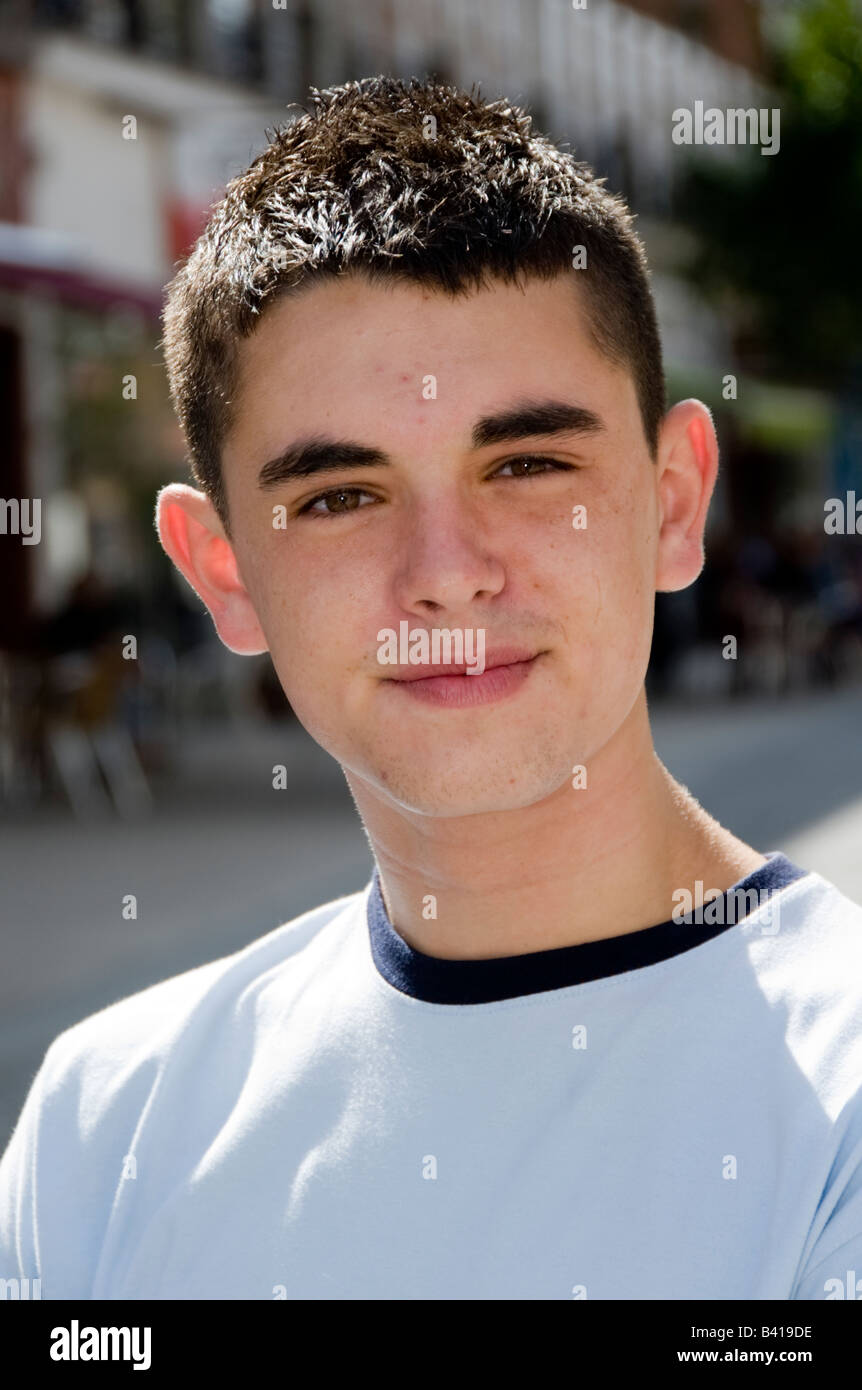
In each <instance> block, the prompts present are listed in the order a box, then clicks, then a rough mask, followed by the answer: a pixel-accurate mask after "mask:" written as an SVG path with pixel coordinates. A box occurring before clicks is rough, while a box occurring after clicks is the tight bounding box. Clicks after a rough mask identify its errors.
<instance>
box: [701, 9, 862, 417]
mask: <svg viewBox="0 0 862 1390" xmlns="http://www.w3.org/2000/svg"><path fill="white" fill-rule="evenodd" d="M773 76H774V82H775V88H776V96H775V97H774V98H773V100H774V101H775V103H776V104H777V105H778V106H779V108H780V148H779V150H778V151H777V153H776V154H774V155H768V156H767V155H763V154H761V152H760V148H759V146H756V145H755V146H749V147H747V148H740V149H739V150H737V151H735V152H734V158H733V159H732V160H731V159H727V160H715V159H712V160H710V159H708V158H703V157H700V158H698V159H697V161H696V162H695V163H693V164H692V166H691V167H690V169H689V170H688V171H687V174H686V176H685V178H684V180H683V181H682V184H681V185H680V193H679V196H678V199H675V206H674V216H675V217H677V218H678V219H679V221H681V222H683V223H685V224H687V225H688V226H689V227H690V228H691V229H692V231H694V232H695V233H696V234H697V237H696V241H697V246H696V250H695V251H694V252H693V254H692V256H691V258H690V260H689V262H688V264H687V265H686V266H685V267H683V269H684V271H687V273H688V274H689V275H690V276H691V277H692V279H693V280H694V281H695V283H696V284H698V286H699V287H700V288H701V290H702V291H703V292H704V293H705V294H706V295H707V296H708V297H711V298H713V299H715V300H717V301H718V302H719V303H720V304H721V305H722V308H723V309H724V310H725V312H727V313H728V314H729V317H730V321H731V322H733V323H734V324H735V325H736V345H737V348H738V351H739V354H740V357H741V359H742V360H743V361H744V362H747V363H748V365H750V366H751V367H753V368H754V369H756V370H764V371H766V372H770V371H774V372H775V371H777V372H778V373H779V374H780V375H781V377H782V378H784V379H785V380H788V381H797V382H807V383H809V384H811V385H820V386H827V387H829V388H831V389H832V390H836V389H837V390H838V391H839V392H842V394H843V393H844V392H852V391H853V389H854V386H856V387H858V384H859V381H860V377H862V256H860V254H859V246H860V232H859V228H860V226H862V5H860V3H859V0H802V3H797V4H793V3H791V4H790V5H787V6H784V7H782V9H781V11H780V13H779V14H778V15H777V17H776V24H775V30H774V51H773Z"/></svg>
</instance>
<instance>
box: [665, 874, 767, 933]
mask: <svg viewBox="0 0 862 1390" xmlns="http://www.w3.org/2000/svg"><path fill="white" fill-rule="evenodd" d="M779 901H780V898H779V894H777V893H772V892H770V891H769V890H768V889H766V888H761V889H757V888H731V889H728V891H727V892H726V893H722V892H721V891H720V890H719V889H718V888H708V889H707V890H706V893H704V891H703V879H701V878H697V879H695V881H694V895H692V894H691V893H690V892H689V890H688V889H687V888H677V889H676V891H675V892H674V894H673V902H674V909H673V912H672V913H671V921H672V922H676V923H677V924H678V925H683V924H685V925H687V926H698V927H700V926H707V927H710V926H719V925H721V926H735V924H736V923H737V922H741V921H742V920H743V919H744V918H745V917H748V916H749V915H750V914H751V913H753V912H759V913H761V923H762V924H761V928H760V930H761V934H762V935H763V936H774V935H775V933H776V932H777V931H778V927H779Z"/></svg>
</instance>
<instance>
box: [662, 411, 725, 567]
mask: <svg viewBox="0 0 862 1390" xmlns="http://www.w3.org/2000/svg"><path fill="white" fill-rule="evenodd" d="M656 466H657V468H658V493H659V513H660V519H661V525H660V529H659V536H658V552H657V555H656V576H655V587H656V589H657V590H659V591H660V592H662V593H672V592H673V591H674V590H676V589H685V588H687V587H688V585H689V584H693V583H694V581H695V579H697V576H698V575H699V574H700V572H701V570H702V569H703V560H704V555H703V531H704V527H705V525H706V513H707V509H708V507H709V501H710V498H711V497H712V490H713V488H714V487H715V479H716V475H717V473H718V440H717V439H716V437H715V427H714V425H713V423H712V416H711V415H710V413H709V410H708V409H707V407H706V406H705V405H704V404H703V402H702V401H695V400H689V401H680V402H679V404H678V405H675V406H674V407H673V408H672V409H671V410H669V411H668V413H667V414H666V415H665V417H664V419H663V421H662V424H661V430H660V433H659V444H658V458H657V463H656Z"/></svg>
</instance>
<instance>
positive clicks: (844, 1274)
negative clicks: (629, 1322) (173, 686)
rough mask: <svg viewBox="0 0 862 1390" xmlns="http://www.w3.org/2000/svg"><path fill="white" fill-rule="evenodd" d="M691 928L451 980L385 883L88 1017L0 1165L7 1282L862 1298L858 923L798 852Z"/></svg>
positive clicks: (294, 1295)
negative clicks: (413, 937) (398, 919)
mask: <svg viewBox="0 0 862 1390" xmlns="http://www.w3.org/2000/svg"><path fill="white" fill-rule="evenodd" d="M742 893H745V894H746V895H747V897H746V898H745V899H743V898H741V896H740V895H741V894H742ZM740 904H742V905H741V906H740ZM746 904H747V905H749V906H753V910H751V911H749V913H748V915H747V916H743V914H744V911H745V906H746ZM703 917H704V922H705V924H704V925H697V924H692V923H691V922H682V923H679V922H673V921H671V922H668V923H663V924H661V925H659V926H655V927H649V928H646V929H645V930H643V931H638V932H633V933H630V934H628V935H625V936H621V937H615V938H613V939H611V940H609V941H602V942H595V943H588V944H582V945H579V946H571V947H565V948H563V949H561V950H552V951H540V952H536V953H533V954H531V955H527V956H517V957H510V958H507V959H505V960H484V961H441V960H435V959H432V958H430V957H428V956H424V955H422V954H420V953H418V952H416V951H414V950H412V949H411V948H410V947H409V946H408V945H407V944H406V943H405V942H404V941H403V939H402V938H401V937H400V936H398V934H397V932H396V931H395V930H394V929H393V928H392V926H391V925H390V924H389V922H388V920H387V918H386V913H385V909H384V907H383V902H382V898H381V896H380V891H379V882H378V879H377V874H376V871H375V873H374V875H373V877H372V880H371V882H370V883H369V885H368V886H367V887H366V889H365V890H364V891H363V892H360V893H356V894H354V895H352V896H350V897H346V898H341V899H339V900H337V901H335V902H331V903H327V904H326V905H325V906H323V907H320V908H317V909H316V910H314V911H312V912H309V913H306V914H305V915H303V916H301V917H298V918H297V919H295V920H294V921H292V922H289V923H287V924H286V925H284V926H281V927H279V928H278V929H277V930H275V931H273V932H270V933H269V934H268V935H267V936H264V937H263V938H261V939H260V940H258V941H256V942H254V943H253V944H252V945H250V946H248V947H246V948H245V949H243V950H241V951H238V952H237V953H236V954H234V955H231V956H228V957H226V958H224V959H222V960H217V961H214V962H212V963H211V964H208V965H204V966H201V967H199V968H198V969H195V970H191V971H188V972H187V973H185V974H183V975H179V976H177V977H175V978H173V979H170V980H167V981H165V982H164V983H162V984H158V985H154V986H153V987H151V988H150V989H146V990H144V991H143V992H141V993H139V994H136V995H134V996H132V997H131V998H128V999H125V1000H122V1001H121V1002H120V1003H117V1004H114V1005H112V1006H111V1007H110V1008H107V1009H104V1010H102V1011H101V1012H100V1013H97V1014H94V1015H92V1016H91V1017H90V1018H87V1019H85V1020H84V1021H83V1022H82V1023H79V1024H77V1025H76V1026H75V1027H73V1028H70V1029H68V1030H67V1031H66V1032H64V1033H63V1034H61V1035H60V1036H59V1037H58V1038H57V1039H56V1040H55V1042H54V1043H53V1044H52V1045H51V1047H50V1048H49V1049H48V1052H47V1054H46V1056H45V1059H44V1061H43V1063H42V1066H41V1068H40V1070H39V1072H38V1075H37V1076H36V1079H35V1081H34V1083H33V1086H32V1088H31V1090H30V1093H29V1095H28V1098H27V1101H26V1103H25V1105H24V1109H23V1111H22V1114H21V1117H20V1120H19V1123H18V1126H17V1128H16V1130H15V1133H14V1135H13V1137H12V1139H11V1141H10V1144H9V1147H8V1149H7V1150H6V1153H5V1155H4V1157H3V1160H2V1163H0V1278H5V1279H10V1278H13V1279H14V1278H18V1279H31V1280H32V1279H35V1278H39V1279H40V1280H41V1296H42V1298H43V1299H45V1298H47V1299H64V1298H69V1299H73V1298H114V1299H138V1298H141V1299H143V1298H161V1299H196V1298H204V1299H273V1298H288V1299H366V1298H371V1299H396V1300H403V1299H414V1298H415V1299H572V1298H584V1297H586V1298H590V1299H640V1298H648V1299H692V1298H694V1299H709V1298H719V1299H794V1298H795V1299H826V1298H837V1297H854V1298H855V1297H859V1296H862V909H860V908H859V907H857V906H856V905H855V904H853V903H851V902H850V901H849V900H848V899H847V898H845V897H844V896H842V895H841V894H840V893H839V892H838V890H837V889H836V888H835V887H834V886H833V885H831V884H829V883H827V882H826V881H825V880H824V879H823V878H821V877H820V876H819V875H817V874H813V873H805V872H804V871H802V870H800V869H798V868H796V867H795V866H794V865H792V864H791V863H790V862H789V861H788V860H787V859H786V858H785V857H784V856H783V855H780V854H778V855H771V856H770V857H769V860H768V862H767V864H766V865H764V866H763V867H762V868H760V869H758V870H757V871H755V873H753V874H751V875H749V877H748V878H747V879H745V880H744V881H743V882H742V884H741V885H739V888H738V889H737V891H736V893H735V894H734V890H730V891H729V892H728V894H726V895H725V896H724V897H723V898H720V899H718V901H717V903H716V904H713V905H712V907H710V905H707V907H706V908H704V909H703ZM740 917H741V918H742V920H737V919H738V918H740ZM710 918H711V919H712V920H710ZM857 1280H858V1289H857Z"/></svg>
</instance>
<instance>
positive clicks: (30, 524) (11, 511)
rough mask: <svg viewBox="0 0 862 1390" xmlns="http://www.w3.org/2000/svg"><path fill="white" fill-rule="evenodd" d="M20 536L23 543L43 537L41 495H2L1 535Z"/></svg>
mask: <svg viewBox="0 0 862 1390" xmlns="http://www.w3.org/2000/svg"><path fill="white" fill-rule="evenodd" d="M7 535H8V536H20V537H21V544H22V545H38V544H39V541H40V540H41V539H42V499H41V497H0V536H7Z"/></svg>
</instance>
